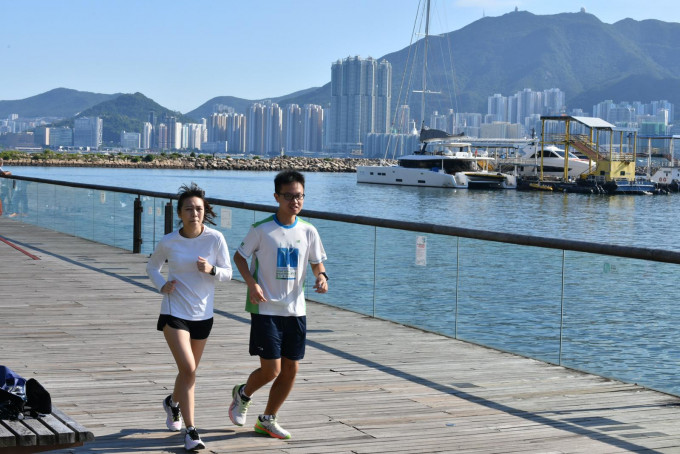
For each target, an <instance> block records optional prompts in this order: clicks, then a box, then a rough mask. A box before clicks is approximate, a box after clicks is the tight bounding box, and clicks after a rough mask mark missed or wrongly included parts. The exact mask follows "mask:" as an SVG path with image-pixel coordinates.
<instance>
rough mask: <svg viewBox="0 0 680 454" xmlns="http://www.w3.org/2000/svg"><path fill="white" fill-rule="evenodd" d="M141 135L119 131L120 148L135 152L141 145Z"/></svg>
mask: <svg viewBox="0 0 680 454" xmlns="http://www.w3.org/2000/svg"><path fill="white" fill-rule="evenodd" d="M141 138H142V135H141V134H140V133H138V132H127V131H121V133H120V146H121V147H123V148H127V149H129V150H137V149H139V147H140V145H141Z"/></svg>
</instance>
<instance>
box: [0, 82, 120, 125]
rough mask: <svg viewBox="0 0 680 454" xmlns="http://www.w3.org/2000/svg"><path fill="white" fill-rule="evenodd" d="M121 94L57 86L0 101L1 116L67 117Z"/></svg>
mask: <svg viewBox="0 0 680 454" xmlns="http://www.w3.org/2000/svg"><path fill="white" fill-rule="evenodd" d="M119 95H120V94H119V93H117V94H113V95H105V94H101V93H89V92H85V91H78V90H71V89H68V88H55V89H54V90H50V91H48V92H45V93H41V94H39V95H36V96H31V97H30V98H25V99H18V100H14V101H0V118H7V117H8V116H9V115H10V114H19V116H20V117H29V118H34V117H58V118H67V117H73V116H74V115H77V114H78V113H79V112H82V111H83V110H86V109H89V108H90V107H92V106H94V105H96V104H99V103H101V102H104V101H109V100H111V99H114V98H116V97H117V96H119Z"/></svg>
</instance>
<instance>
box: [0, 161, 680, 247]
mask: <svg viewBox="0 0 680 454" xmlns="http://www.w3.org/2000/svg"><path fill="white" fill-rule="evenodd" d="M6 167H7V168H8V170H12V171H13V173H14V174H15V175H23V176H31V177H36V178H45V179H53V180H61V181H71V182H79V183H90V184H100V185H109V186H115V187H126V188H137V189H146V190H152V191H158V192H170V193H175V192H177V189H178V188H179V186H180V185H181V184H183V183H188V182H191V181H194V182H196V183H197V184H199V185H200V186H201V187H203V188H204V189H205V190H206V193H207V194H208V195H209V196H210V197H215V198H221V199H226V200H236V201H244V202H251V203H261V204H271V205H272V206H273V205H274V204H275V203H274V198H273V195H272V194H273V192H274V185H273V179H274V175H275V173H274V172H245V171H211V170H160V169H159V170H148V169H111V168H85V167H74V168H66V167H9V166H6ZM306 179H307V185H306V193H307V198H306V199H305V208H307V209H310V210H315V211H326V212H335V213H346V214H353V215H363V216H372V217H377V218H385V219H396V220H408V221H413V222H423V223H431V224H443V225H451V226H457V227H464V228H472V229H481V230H491V231H499V232H513V233H521V234H525V235H537V236H544V237H549V238H564V239H574V240H583V241H590V242H596V243H610V244H619V245H627V246H640V247H649V248H655V249H657V248H658V249H669V250H675V251H680V241H678V238H680V195H678V194H675V195H664V196H625V195H623V196H608V195H590V194H588V195H586V194H562V193H560V194H553V193H544V192H522V191H513V190H507V191H468V190H452V189H437V188H415V187H400V186H383V185H368V184H357V182H356V174H354V173H307V174H306Z"/></svg>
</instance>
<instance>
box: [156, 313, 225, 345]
mask: <svg viewBox="0 0 680 454" xmlns="http://www.w3.org/2000/svg"><path fill="white" fill-rule="evenodd" d="M165 325H168V326H169V327H170V328H175V329H181V330H184V331H189V337H191V338H192V339H196V340H203V339H207V338H208V336H210V331H212V326H213V319H212V318H209V319H207V320H184V319H183V318H177V317H173V316H172V315H168V314H161V315H160V316H159V317H158V324H157V325H156V329H157V330H158V331H163V328H164V327H165Z"/></svg>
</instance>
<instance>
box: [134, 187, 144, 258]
mask: <svg viewBox="0 0 680 454" xmlns="http://www.w3.org/2000/svg"><path fill="white" fill-rule="evenodd" d="M134 206H135V207H134V219H133V224H132V252H133V253H135V254H139V253H140V252H142V212H143V211H144V207H142V199H141V196H139V195H138V196H137V198H136V199H135V205H134Z"/></svg>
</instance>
